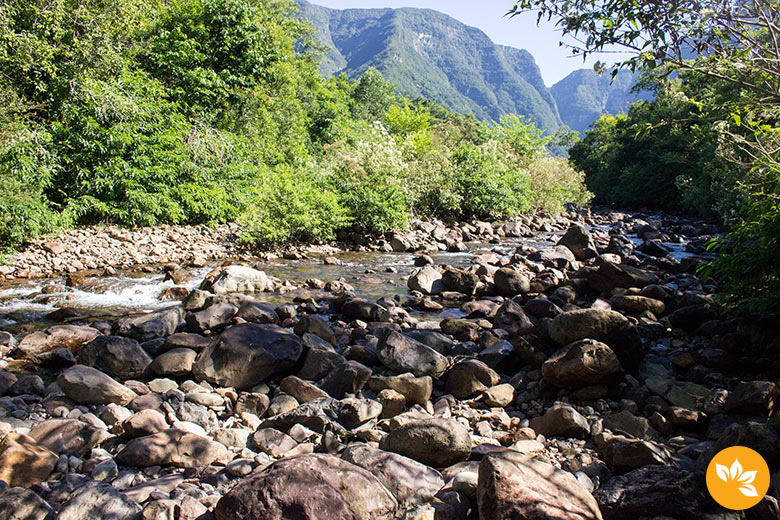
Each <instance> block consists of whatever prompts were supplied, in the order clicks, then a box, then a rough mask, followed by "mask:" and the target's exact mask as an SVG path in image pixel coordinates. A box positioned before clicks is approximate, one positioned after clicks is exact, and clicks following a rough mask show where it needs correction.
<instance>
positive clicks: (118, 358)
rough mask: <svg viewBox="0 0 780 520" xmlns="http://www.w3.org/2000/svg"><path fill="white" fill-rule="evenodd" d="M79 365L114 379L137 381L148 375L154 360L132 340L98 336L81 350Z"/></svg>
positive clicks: (120, 337)
mask: <svg viewBox="0 0 780 520" xmlns="http://www.w3.org/2000/svg"><path fill="white" fill-rule="evenodd" d="M79 363H81V364H82V365H87V366H90V367H95V368H97V369H99V370H103V371H105V372H106V373H108V374H109V375H111V376H112V377H118V378H120V379H135V378H139V377H141V376H143V375H144V374H145V373H146V370H147V368H149V365H150V364H151V363H152V358H150V357H149V354H147V353H146V351H145V350H144V349H142V348H141V345H140V344H139V343H138V342H137V341H136V340H134V339H132V338H124V337H122V336H98V337H97V338H95V339H94V340H92V341H91V342H90V343H89V344H87V345H86V346H85V347H84V348H83V349H82V350H81V354H80V355H79Z"/></svg>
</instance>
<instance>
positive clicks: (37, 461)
mask: <svg viewBox="0 0 780 520" xmlns="http://www.w3.org/2000/svg"><path fill="white" fill-rule="evenodd" d="M58 461H59V457H58V456H57V455H56V454H55V453H52V452H51V451H50V450H48V449H47V448H46V447H44V446H42V445H41V444H39V443H38V442H36V441H35V439H33V438H31V437H28V436H27V435H23V434H21V433H13V432H12V433H8V434H6V436H5V437H3V439H2V440H0V480H2V481H5V482H6V483H7V484H8V485H10V486H24V487H29V486H32V485H34V484H40V483H41V482H45V481H46V480H48V478H49V475H51V473H52V471H54V468H55V467H56V466H57V462H58ZM1 515H2V513H0V516H1Z"/></svg>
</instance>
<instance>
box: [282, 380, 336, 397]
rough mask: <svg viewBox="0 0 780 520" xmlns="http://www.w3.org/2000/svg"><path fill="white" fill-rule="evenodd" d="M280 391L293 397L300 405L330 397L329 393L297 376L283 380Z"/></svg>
mask: <svg viewBox="0 0 780 520" xmlns="http://www.w3.org/2000/svg"><path fill="white" fill-rule="evenodd" d="M279 389H280V390H281V391H282V392H285V393H287V394H290V395H291V396H293V397H294V398H295V399H296V400H297V401H298V402H299V403H308V402H309V401H314V400H316V399H322V398H323V397H325V398H327V397H329V396H328V393H327V392H325V391H324V390H322V389H321V388H319V387H318V386H316V385H315V384H313V383H310V382H308V381H304V380H303V379H301V378H299V377H295V376H287V377H285V378H284V379H282V381H281V383H280V384H279Z"/></svg>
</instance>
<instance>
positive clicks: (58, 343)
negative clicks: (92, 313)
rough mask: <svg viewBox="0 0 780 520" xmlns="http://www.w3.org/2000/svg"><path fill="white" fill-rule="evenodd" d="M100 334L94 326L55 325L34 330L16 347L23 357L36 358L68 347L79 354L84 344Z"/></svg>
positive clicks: (18, 353)
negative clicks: (37, 330) (41, 329)
mask: <svg viewBox="0 0 780 520" xmlns="http://www.w3.org/2000/svg"><path fill="white" fill-rule="evenodd" d="M99 335H100V333H99V332H98V331H97V330H95V329H93V328H92V327H83V326H80V325H55V326H53V327H49V328H48V329H46V330H45V331H40V332H33V333H32V334H28V335H26V336H25V337H24V338H22V340H21V341H20V342H19V345H17V347H16V356H17V357H20V358H23V359H29V358H35V357H36V356H40V355H43V354H46V353H47V352H51V351H52V350H57V349H59V348H66V349H68V350H70V351H71V352H73V353H74V354H78V353H79V352H81V349H82V348H83V347H84V345H86V344H87V343H89V342H90V341H92V340H94V339H95V338H96V337H98V336H99Z"/></svg>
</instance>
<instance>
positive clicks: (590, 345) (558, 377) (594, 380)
mask: <svg viewBox="0 0 780 520" xmlns="http://www.w3.org/2000/svg"><path fill="white" fill-rule="evenodd" d="M622 371H623V369H622V367H621V366H620V361H619V360H618V358H617V356H616V355H615V353H614V352H613V351H612V349H611V348H609V346H608V345H607V344H606V343H602V342H600V341H596V340H595V339H583V340H580V341H575V342H574V343H571V344H570V345H567V346H566V347H564V348H562V349H561V350H559V351H558V352H556V353H555V354H553V355H552V356H551V357H550V358H549V359H547V361H545V362H544V364H543V365H542V377H544V380H545V381H547V382H548V383H550V384H552V385H554V386H557V387H559V388H580V387H583V386H589V385H603V384H609V383H612V382H613V381H615V379H616V378H618V377H619V376H620V374H621V373H622Z"/></svg>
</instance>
